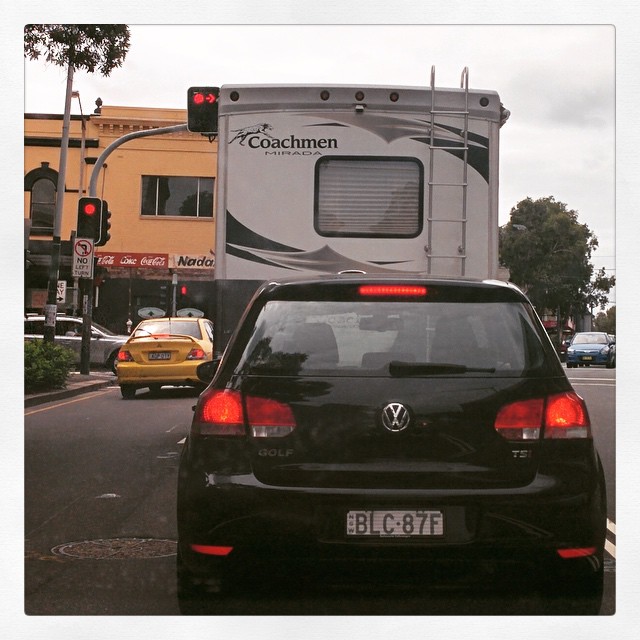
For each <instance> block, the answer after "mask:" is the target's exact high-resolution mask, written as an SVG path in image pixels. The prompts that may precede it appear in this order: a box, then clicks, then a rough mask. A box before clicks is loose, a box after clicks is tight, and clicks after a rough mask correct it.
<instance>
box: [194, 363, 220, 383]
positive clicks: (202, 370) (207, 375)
mask: <svg viewBox="0 0 640 640" xmlns="http://www.w3.org/2000/svg"><path fill="white" fill-rule="evenodd" d="M219 365H220V358H214V359H213V360H207V362H203V363H202V364H200V365H198V367H197V369H196V374H197V375H198V379H199V380H200V381H202V382H206V383H207V384H209V383H210V382H211V381H212V380H213V376H215V375H216V371H217V370H218V366H219Z"/></svg>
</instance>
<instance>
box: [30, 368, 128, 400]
mask: <svg viewBox="0 0 640 640" xmlns="http://www.w3.org/2000/svg"><path fill="white" fill-rule="evenodd" d="M115 384H117V379H116V376H115V375H114V374H113V373H111V372H110V371H96V372H92V373H90V374H89V375H83V374H81V373H78V372H77V371H72V372H71V373H70V374H69V377H68V379H67V386H66V388H65V389H53V390H51V391H44V392H40V393H25V396H24V406H25V408H26V407H33V406H35V405H38V404H43V403H44V402H53V401H54V400H62V399H64V398H72V397H73V396H77V395H80V394H81V393H88V392H89V391H96V390H97V389H102V388H103V387H108V386H110V385H115Z"/></svg>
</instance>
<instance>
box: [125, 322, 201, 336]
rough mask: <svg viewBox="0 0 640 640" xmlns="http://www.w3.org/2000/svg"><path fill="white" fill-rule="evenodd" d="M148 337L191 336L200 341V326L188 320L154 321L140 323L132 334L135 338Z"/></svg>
mask: <svg viewBox="0 0 640 640" xmlns="http://www.w3.org/2000/svg"><path fill="white" fill-rule="evenodd" d="M149 335H151V336H156V335H181V336H192V337H193V338H196V339H198V340H200V339H202V332H201V331H200V325H199V324H198V323H197V322H191V321H188V320H155V321H149V322H142V323H140V324H139V325H138V326H137V327H136V329H135V331H134V332H133V336H134V337H135V338H141V337H144V336H149Z"/></svg>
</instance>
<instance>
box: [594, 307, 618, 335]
mask: <svg viewBox="0 0 640 640" xmlns="http://www.w3.org/2000/svg"><path fill="white" fill-rule="evenodd" d="M594 325H595V329H596V331H604V332H605V333H610V334H612V335H615V334H616V308H615V306H613V307H610V308H609V309H607V310H606V312H605V311H601V312H600V313H599V314H598V315H597V316H596V319H595V323H594Z"/></svg>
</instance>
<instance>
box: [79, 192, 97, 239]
mask: <svg viewBox="0 0 640 640" xmlns="http://www.w3.org/2000/svg"><path fill="white" fill-rule="evenodd" d="M101 213H102V200H100V198H80V200H78V226H77V228H76V237H78V238H87V239H89V240H93V241H94V242H95V241H97V240H98V238H99V237H100V217H101Z"/></svg>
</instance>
